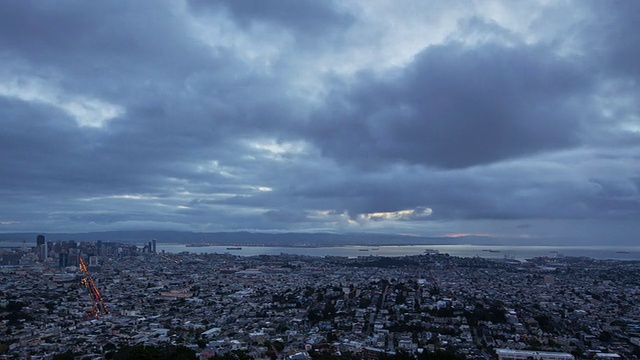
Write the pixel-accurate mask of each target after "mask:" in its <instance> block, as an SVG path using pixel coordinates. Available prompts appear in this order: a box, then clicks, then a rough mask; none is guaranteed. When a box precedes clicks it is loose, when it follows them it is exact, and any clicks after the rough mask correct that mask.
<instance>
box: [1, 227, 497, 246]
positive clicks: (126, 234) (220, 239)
mask: <svg viewBox="0 0 640 360" xmlns="http://www.w3.org/2000/svg"><path fill="white" fill-rule="evenodd" d="M38 234H43V235H45V236H46V239H47V241H68V240H74V241H97V240H101V241H113V242H122V243H145V242H148V241H150V240H152V239H155V240H156V241H158V242H161V243H176V244H195V243H208V244H220V245H230V244H234V245H265V246H336V245H338V246H339V245H448V244H450V245H454V244H473V245H500V244H504V243H509V241H506V239H505V241H502V239H495V238H487V237H481V236H461V237H455V238H449V237H425V236H410V235H394V234H364V233H347V234H332V233H264V232H246V231H239V232H206V233H201V232H190V231H164V230H162V231H153V230H148V231H147V230H139V231H103V232H87V233H4V234H2V233H0V241H4V242H22V241H23V240H24V241H25V242H26V243H27V244H28V243H34V244H35V242H36V236H37V235H38Z"/></svg>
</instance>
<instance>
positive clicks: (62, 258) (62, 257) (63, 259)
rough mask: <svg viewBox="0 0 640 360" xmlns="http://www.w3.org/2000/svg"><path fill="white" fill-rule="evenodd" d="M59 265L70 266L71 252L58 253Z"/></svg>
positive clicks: (62, 266)
mask: <svg viewBox="0 0 640 360" xmlns="http://www.w3.org/2000/svg"><path fill="white" fill-rule="evenodd" d="M58 266H59V267H61V268H64V267H67V266H69V254H67V253H60V254H59V255H58Z"/></svg>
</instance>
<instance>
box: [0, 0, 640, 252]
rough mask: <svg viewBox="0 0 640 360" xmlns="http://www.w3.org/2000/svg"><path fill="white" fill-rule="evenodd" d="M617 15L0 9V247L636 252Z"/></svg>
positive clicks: (522, 7) (489, 5) (234, 6)
mask: <svg viewBox="0 0 640 360" xmlns="http://www.w3.org/2000/svg"><path fill="white" fill-rule="evenodd" d="M639 13H640V2H638V1H634V0H621V1H616V2H605V1H596V0H576V1H571V0H558V1H556V0H554V1H546V0H544V1H543V0H540V1H526V0H525V1H518V2H514V1H507V0H504V1H493V0H487V1H480V0H477V1H474V0H442V1H440V0H430V1H422V0H395V1H386V0H385V1H383V0H340V1H338V0H335V1H331V0H218V1H216V0H212V1H204V0H172V1H168V0H167V1H164V0H147V1H145V0H141V1H115V0H114V1H100V2H85V1H76V0H61V1H55V2H51V1H4V2H0V232H4V233H7V232H88V231H106V230H136V229H148V230H165V229H166V230H185V231H196V232H217V231H239V230H243V231H257V232H289V231H291V232H335V233H351V232H364V233H367V232H371V233H389V234H407V235H421V236H447V237H457V236H460V235H463V234H473V235H479V236H486V237H488V238H501V239H507V240H508V241H510V242H512V243H514V244H517V243H518V242H522V241H538V240H539V241H544V242H547V243H549V242H550V243H554V244H558V245H566V244H577V243H590V244H603V245H607V244H632V245H635V244H638V243H639V242H638V239H639V238H640V235H639V234H640V101H639V100H640V91H639V90H640V89H639V85H638V82H639V80H640V61H638V59H640V37H639V36H637V34H639V33H640V22H638V21H637V17H638V14H639Z"/></svg>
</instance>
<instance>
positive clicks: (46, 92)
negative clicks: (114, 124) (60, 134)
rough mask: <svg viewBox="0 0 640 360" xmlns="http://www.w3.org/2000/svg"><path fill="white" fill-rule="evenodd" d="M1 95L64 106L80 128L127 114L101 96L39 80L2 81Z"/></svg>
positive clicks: (0, 84) (104, 123) (97, 126)
mask: <svg viewBox="0 0 640 360" xmlns="http://www.w3.org/2000/svg"><path fill="white" fill-rule="evenodd" d="M0 96H6V97H12V98H17V99H20V100H22V101H26V102H36V103H42V104H46V105H50V106H53V107H56V108H59V109H61V110H62V111H64V112H65V113H67V114H68V115H70V116H71V117H73V119H74V120H75V121H76V123H77V125H78V126H80V127H89V128H103V127H104V126H105V125H107V123H108V122H109V121H110V120H112V119H115V118H117V117H119V116H121V115H122V114H124V108H122V107H121V106H118V105H114V104H110V103H108V102H106V101H102V100H100V99H95V98H89V97H86V96H78V95H73V94H67V93H63V92H62V90H60V89H58V88H56V87H55V86H52V85H49V84H46V83H45V82H43V81H41V80H38V79H17V78H14V79H12V80H11V81H8V82H4V83H0Z"/></svg>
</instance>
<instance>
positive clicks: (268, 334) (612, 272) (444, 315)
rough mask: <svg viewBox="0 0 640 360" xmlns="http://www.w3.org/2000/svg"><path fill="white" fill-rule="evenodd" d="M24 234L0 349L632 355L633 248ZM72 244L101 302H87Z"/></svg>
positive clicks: (6, 269)
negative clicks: (465, 251) (453, 249)
mask: <svg viewBox="0 0 640 360" xmlns="http://www.w3.org/2000/svg"><path fill="white" fill-rule="evenodd" d="M37 241H38V243H37V246H36V248H35V249H33V250H32V251H27V252H24V251H20V250H13V251H7V252H5V253H4V254H2V259H3V260H2V261H3V263H4V264H5V265H3V266H2V267H1V268H0V359H2V358H6V359H14V358H15V359H28V358H31V359H48V358H51V357H52V355H53V354H59V353H63V352H66V351H71V352H73V353H74V354H76V355H77V358H78V359H103V358H109V356H110V355H109V354H113V353H114V352H115V351H117V349H119V348H120V347H122V346H126V345H129V346H132V345H136V344H145V345H160V344H166V343H171V344H181V345H185V346H188V347H191V348H193V349H194V350H195V351H196V352H197V353H198V355H199V356H200V357H201V358H202V359H207V358H210V357H213V356H216V355H223V354H225V353H228V352H230V351H234V350H242V351H244V352H246V353H247V354H249V355H250V356H251V357H253V358H265V359H274V358H276V359H310V358H313V357H316V356H318V355H336V356H338V355H341V354H342V355H345V354H353V355H356V356H359V357H362V358H373V359H377V358H381V357H385V356H386V357H389V356H394V355H397V354H401V353H403V354H411V355H415V356H419V355H420V354H423V353H430V352H437V351H446V352H455V353H456V354H458V355H459V356H461V357H462V356H464V357H465V358H468V359H490V358H493V359H507V360H508V359H529V358H531V359H565V360H566V359H575V358H577V359H598V358H608V359H610V358H623V359H636V358H638V357H639V356H640V302H638V301H637V299H639V298H640V296H639V295H640V271H639V270H640V262H634V261H602V260H594V259H588V258H569V257H567V258H565V257H557V256H551V257H544V258H536V259H531V260H529V261H526V262H519V261H513V260H508V259H504V260H503V259H501V260H489V259H482V258H459V257H452V256H448V255H446V254H425V255H420V256H407V257H400V258H384V257H376V256H364V257H358V258H354V259H352V258H345V257H309V256H299V255H287V254H281V255H277V256H268V255H262V256H253V257H242V256H236V255H232V254H192V253H180V254H163V253H160V254H158V253H156V252H155V251H154V250H155V244H153V243H151V244H146V245H145V246H144V247H143V248H141V249H140V248H136V247H131V246H129V245H120V244H115V243H81V244H70V243H66V244H65V243H57V244H52V245H51V247H50V248H49V249H47V255H46V256H45V255H44V254H43V256H42V257H41V256H40V253H41V252H42V244H39V242H40V240H39V239H38V240H37ZM45 244H46V243H45ZM45 246H46V245H45ZM56 254H57V255H56ZM60 254H67V255H68V258H66V257H65V261H62V259H63V257H61V255H60ZM552 255H553V254H552ZM7 256H8V258H9V259H11V261H5V260H4V259H5V257H7ZM79 258H82V259H85V260H86V261H87V263H88V264H89V265H90V266H89V267H88V268H89V271H90V272H91V274H92V278H93V280H95V286H96V287H97V288H98V289H99V291H100V292H101V294H102V296H103V298H104V300H105V301H106V304H108V307H109V310H110V311H109V313H108V314H106V315H103V316H96V314H95V313H94V312H92V311H91V308H92V303H91V296H90V295H88V292H87V289H86V288H85V287H83V286H82V284H81V281H80V280H81V279H82V277H83V273H82V272H80V271H79V269H78V267H77V265H78V262H77V259H79ZM16 259H17V261H16ZM92 259H93V260H92ZM7 263H9V264H7Z"/></svg>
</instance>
